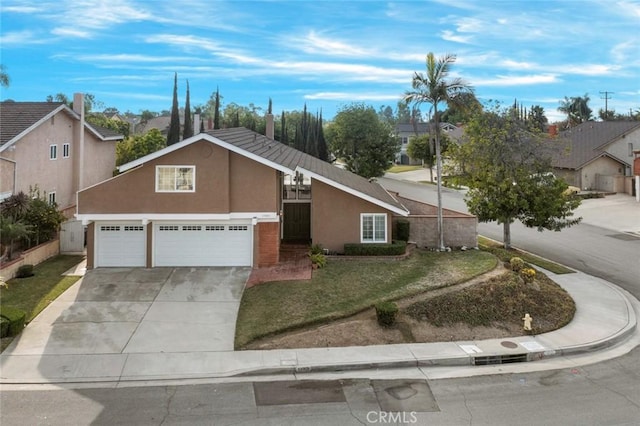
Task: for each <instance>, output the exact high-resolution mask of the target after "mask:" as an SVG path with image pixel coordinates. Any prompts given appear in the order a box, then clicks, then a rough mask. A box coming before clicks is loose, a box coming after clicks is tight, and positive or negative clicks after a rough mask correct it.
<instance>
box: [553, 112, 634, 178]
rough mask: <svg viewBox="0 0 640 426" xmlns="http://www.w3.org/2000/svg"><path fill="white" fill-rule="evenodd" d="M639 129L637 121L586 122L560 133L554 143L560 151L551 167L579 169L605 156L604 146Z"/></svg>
mask: <svg viewBox="0 0 640 426" xmlns="http://www.w3.org/2000/svg"><path fill="white" fill-rule="evenodd" d="M639 129H640V122H638V121H588V122H585V123H582V124H580V125H578V126H576V127H574V128H572V129H569V130H566V131H564V132H561V133H560V134H559V135H558V138H557V141H556V143H557V145H559V146H560V147H561V149H559V150H558V153H557V154H556V155H555V157H554V159H553V166H554V167H560V168H566V169H579V168H581V167H583V166H584V165H585V164H587V163H589V162H591V161H593V160H595V159H596V158H598V157H600V156H602V155H607V153H606V151H605V148H606V145H608V144H610V143H611V142H614V141H616V140H617V139H619V138H621V137H622V136H623V135H626V134H628V133H630V132H632V131H634V130H639Z"/></svg>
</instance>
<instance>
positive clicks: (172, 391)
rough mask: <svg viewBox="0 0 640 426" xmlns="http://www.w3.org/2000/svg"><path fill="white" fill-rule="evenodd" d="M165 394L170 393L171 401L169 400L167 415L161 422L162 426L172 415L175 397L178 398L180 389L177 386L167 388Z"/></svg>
mask: <svg viewBox="0 0 640 426" xmlns="http://www.w3.org/2000/svg"><path fill="white" fill-rule="evenodd" d="M165 392H167V393H169V399H167V410H166V413H165V415H164V417H163V418H162V420H161V421H160V424H161V425H163V424H165V421H166V420H167V417H169V416H170V415H171V403H172V402H173V397H174V396H176V393H178V387H177V386H167V387H166V389H165Z"/></svg>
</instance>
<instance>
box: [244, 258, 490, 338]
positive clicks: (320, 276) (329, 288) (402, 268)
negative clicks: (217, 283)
mask: <svg viewBox="0 0 640 426" xmlns="http://www.w3.org/2000/svg"><path fill="white" fill-rule="evenodd" d="M496 264H497V259H496V258H495V256H493V255H491V254H490V253H487V252H483V251H475V250H471V251H466V252H450V253H437V252H426V251H422V250H416V251H415V252H414V253H413V254H412V255H411V256H410V257H408V258H407V259H404V260H401V261H372V260H350V261H333V262H329V263H328V264H327V266H326V267H325V268H323V269H319V270H316V271H314V273H313V278H312V279H311V280H308V281H280V282H271V283H265V284H261V285H258V286H255V287H252V288H250V289H247V290H245V292H244V294H243V297H242V302H241V304H240V312H239V314H238V321H237V323H236V348H243V347H244V346H245V345H247V344H248V343H250V342H251V341H253V340H255V339H257V338H260V337H265V336H269V335H273V334H277V333H281V332H284V331H288V330H292V329H296V328H301V327H304V326H309V325H313V324H318V323H322V322H328V321H331V320H335V319H338V318H344V317H347V316H350V315H353V314H355V313H357V312H360V311H362V310H364V309H367V308H369V307H371V306H373V305H374V304H375V303H377V302H380V301H384V300H396V299H400V298H403V297H407V296H411V295H415V294H418V293H423V292H425V291H428V290H432V289H436V288H441V287H445V286H449V285H453V284H457V283H460V282H464V281H467V280H469V279H471V278H473V277H475V276H478V275H480V274H482V273H484V272H487V271H490V270H491V269H493V268H494V267H495V266H496Z"/></svg>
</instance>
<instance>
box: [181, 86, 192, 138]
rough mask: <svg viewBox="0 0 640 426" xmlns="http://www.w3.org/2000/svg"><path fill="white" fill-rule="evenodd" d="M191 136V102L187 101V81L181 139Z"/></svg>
mask: <svg viewBox="0 0 640 426" xmlns="http://www.w3.org/2000/svg"><path fill="white" fill-rule="evenodd" d="M191 136H193V122H192V121H191V100H190V99H189V80H187V100H186V101H185V103H184V129H183V130H182V137H183V138H184V139H187V138H190V137H191Z"/></svg>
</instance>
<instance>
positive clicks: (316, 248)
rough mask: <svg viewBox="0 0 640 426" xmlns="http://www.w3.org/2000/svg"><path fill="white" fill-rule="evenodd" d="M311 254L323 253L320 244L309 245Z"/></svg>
mask: <svg viewBox="0 0 640 426" xmlns="http://www.w3.org/2000/svg"><path fill="white" fill-rule="evenodd" d="M310 251H311V254H323V250H322V246H321V245H320V244H314V245H312V246H311V250H310Z"/></svg>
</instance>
